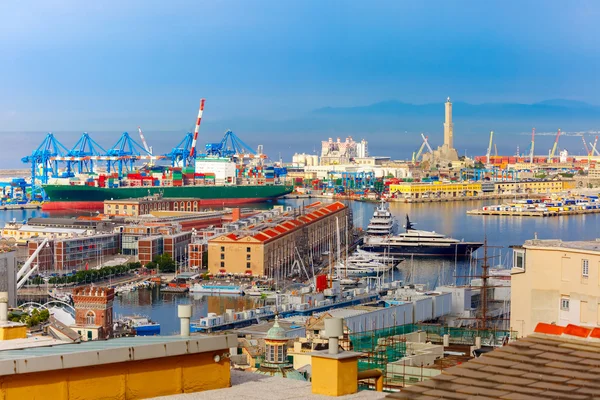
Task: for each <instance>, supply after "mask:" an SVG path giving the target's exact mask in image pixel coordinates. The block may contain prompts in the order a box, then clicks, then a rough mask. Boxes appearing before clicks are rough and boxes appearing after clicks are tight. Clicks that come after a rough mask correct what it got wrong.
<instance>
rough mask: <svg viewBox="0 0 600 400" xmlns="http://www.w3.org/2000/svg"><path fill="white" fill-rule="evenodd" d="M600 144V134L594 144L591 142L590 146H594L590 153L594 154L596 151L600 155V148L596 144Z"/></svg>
mask: <svg viewBox="0 0 600 400" xmlns="http://www.w3.org/2000/svg"><path fill="white" fill-rule="evenodd" d="M597 144H598V136H596V139H595V140H594V144H592V143H591V142H590V146H592V148H591V150H590V154H591V155H592V156H593V155H594V153H596V155H598V156H600V153H599V152H598V148H597V147H596V145H597Z"/></svg>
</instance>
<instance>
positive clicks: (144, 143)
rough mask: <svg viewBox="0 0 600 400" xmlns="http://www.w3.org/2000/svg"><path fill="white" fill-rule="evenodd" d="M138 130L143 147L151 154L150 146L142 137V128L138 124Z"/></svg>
mask: <svg viewBox="0 0 600 400" xmlns="http://www.w3.org/2000/svg"><path fill="white" fill-rule="evenodd" d="M138 132H139V134H140V139H142V144H143V145H144V149H146V151H147V152H148V153H149V154H152V150H150V147H148V143H147V142H146V138H145V137H144V132H142V128H141V127H139V126H138Z"/></svg>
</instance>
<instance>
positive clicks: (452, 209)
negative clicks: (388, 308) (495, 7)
mask: <svg viewBox="0 0 600 400" xmlns="http://www.w3.org/2000/svg"><path fill="white" fill-rule="evenodd" d="M314 201H323V202H325V201H329V200H323V199H297V200H281V201H279V202H278V203H277V204H282V205H285V206H291V207H298V206H301V205H302V204H304V205H308V204H310V203H312V202H314ZM494 203H497V201H495V202H494V201H493V200H491V201H487V202H485V201H480V200H473V201H461V202H445V203H418V204H407V203H390V211H391V212H392V214H393V215H394V216H395V217H396V219H397V222H398V229H402V226H403V225H404V221H405V218H406V215H407V214H408V215H409V216H410V219H411V222H413V223H415V227H416V228H417V229H423V230H431V231H436V232H438V233H442V234H445V235H448V236H451V237H454V238H456V239H464V240H465V241H483V240H484V238H487V242H488V245H489V248H488V256H490V257H491V258H490V260H489V265H490V266H492V267H496V266H500V265H502V266H503V267H504V268H509V267H510V265H511V263H512V259H511V257H512V254H511V252H510V248H509V246H512V245H520V244H523V242H524V241H525V240H528V239H533V238H534V236H535V235H537V237H538V238H539V239H562V240H594V239H595V238H596V237H599V236H600V235H599V234H598V232H599V228H600V214H587V215H570V216H563V217H556V218H527V217H502V216H477V215H467V214H466V212H467V210H471V209H475V208H480V207H483V206H485V205H489V204H494ZM348 204H349V205H350V206H351V207H352V211H353V218H354V224H355V226H357V227H361V228H366V226H367V224H368V221H369V219H370V218H371V216H372V215H373V210H374V209H375V207H376V206H377V204H376V203H369V202H355V201H354V202H352V201H351V202H348ZM271 205H272V204H271V203H268V204H263V205H259V207H260V208H269V207H270V206H271ZM39 216H48V214H47V213H43V212H41V211H39V210H13V211H4V212H2V213H0V218H2V219H3V220H4V221H10V220H13V219H15V220H17V221H24V220H27V219H28V218H31V217H39ZM52 216H55V214H54V213H53V214H52ZM475 257H480V258H481V257H483V250H482V249H480V250H478V251H477V253H476V254H475ZM478 273H480V270H479V269H478V268H475V263H474V262H473V261H471V260H458V261H455V260H453V259H417V258H415V259H412V260H411V259H410V258H408V259H406V260H405V261H404V262H403V263H402V264H400V269H399V271H397V272H396V273H395V274H394V276H393V279H396V280H398V279H400V280H402V281H403V282H405V283H422V284H426V285H427V286H428V288H429V289H433V288H435V286H437V285H440V284H464V283H465V282H468V280H470V278H468V276H472V275H476V274H478ZM258 302H260V300H259V299H258V298H252V297H249V296H235V297H233V296H203V295H197V294H196V295H192V294H182V295H176V294H168V293H161V292H160V291H159V289H158V288H155V289H153V290H139V291H135V292H130V293H125V294H123V295H121V296H119V297H118V298H117V299H116V300H115V314H116V315H117V316H119V315H134V314H137V315H145V316H148V317H150V318H151V319H152V320H154V321H157V322H159V323H160V324H161V333H162V334H170V333H175V332H177V331H178V329H179V321H178V319H177V305H178V304H188V303H191V304H193V320H197V319H199V318H201V317H204V316H206V314H207V313H209V312H214V313H218V314H221V313H224V312H225V310H226V309H235V310H236V311H239V310H243V309H250V308H253V307H255V306H259V304H257V303H258Z"/></svg>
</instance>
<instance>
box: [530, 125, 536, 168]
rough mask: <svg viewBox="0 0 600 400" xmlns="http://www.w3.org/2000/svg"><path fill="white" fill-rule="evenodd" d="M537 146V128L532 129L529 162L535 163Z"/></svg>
mask: <svg viewBox="0 0 600 400" xmlns="http://www.w3.org/2000/svg"><path fill="white" fill-rule="evenodd" d="M534 147H535V128H533V129H532V130H531V152H530V153H529V162H530V163H531V164H533V149H534Z"/></svg>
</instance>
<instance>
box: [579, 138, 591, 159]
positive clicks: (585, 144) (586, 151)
mask: <svg viewBox="0 0 600 400" xmlns="http://www.w3.org/2000/svg"><path fill="white" fill-rule="evenodd" d="M581 140H583V147H584V148H585V154H587V155H588V156H590V148H589V147H588V145H587V142H586V141H585V135H581Z"/></svg>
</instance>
